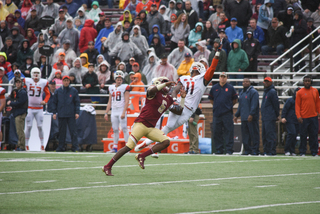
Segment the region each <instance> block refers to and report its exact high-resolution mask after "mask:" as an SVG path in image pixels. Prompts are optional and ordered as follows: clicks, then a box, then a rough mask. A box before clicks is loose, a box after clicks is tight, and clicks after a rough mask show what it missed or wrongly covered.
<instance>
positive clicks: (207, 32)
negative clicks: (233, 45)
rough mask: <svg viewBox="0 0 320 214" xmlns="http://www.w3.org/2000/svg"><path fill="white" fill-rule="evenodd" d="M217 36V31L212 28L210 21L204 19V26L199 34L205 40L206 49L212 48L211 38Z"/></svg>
mask: <svg viewBox="0 0 320 214" xmlns="http://www.w3.org/2000/svg"><path fill="white" fill-rule="evenodd" d="M215 38H218V34H217V32H216V31H215V30H214V29H213V27H212V23H211V22H210V21H206V25H205V28H204V29H203V31H202V34H201V40H205V41H206V46H207V49H208V50H212V46H213V40H214V39H215Z"/></svg>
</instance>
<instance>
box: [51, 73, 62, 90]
mask: <svg viewBox="0 0 320 214" xmlns="http://www.w3.org/2000/svg"><path fill="white" fill-rule="evenodd" d="M51 81H54V82H55V83H57V84H58V86H56V89H58V88H60V87H61V85H62V77H61V71H60V70H56V72H55V73H54V78H53V80H51Z"/></svg>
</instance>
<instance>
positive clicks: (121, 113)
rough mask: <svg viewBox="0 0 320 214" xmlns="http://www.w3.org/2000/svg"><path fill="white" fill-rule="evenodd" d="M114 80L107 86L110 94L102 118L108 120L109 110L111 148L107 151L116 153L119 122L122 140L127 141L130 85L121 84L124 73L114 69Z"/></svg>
mask: <svg viewBox="0 0 320 214" xmlns="http://www.w3.org/2000/svg"><path fill="white" fill-rule="evenodd" d="M114 79H115V81H116V84H115V85H111V86H110V87H109V92H110V93H109V94H110V95H111V97H110V99H109V102H108V106H107V109H106V113H105V115H104V118H105V120H106V121H108V112H109V111H110V109H111V107H112V111H111V124H112V129H113V148H112V150H111V151H110V152H109V153H116V152H117V151H118V141H119V123H120V125H121V129H122V131H123V135H124V140H125V142H128V138H129V131H128V128H127V108H128V106H129V95H130V86H128V84H122V83H123V79H124V73H123V72H122V71H120V70H119V71H116V72H115V74H114Z"/></svg>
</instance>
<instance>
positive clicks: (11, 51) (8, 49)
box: [1, 37, 17, 64]
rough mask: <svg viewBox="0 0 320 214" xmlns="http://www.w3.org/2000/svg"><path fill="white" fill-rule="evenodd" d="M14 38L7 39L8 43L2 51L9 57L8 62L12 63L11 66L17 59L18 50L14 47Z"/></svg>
mask: <svg viewBox="0 0 320 214" xmlns="http://www.w3.org/2000/svg"><path fill="white" fill-rule="evenodd" d="M12 44H13V43H12V38H11V37H7V38H6V43H5V45H4V46H3V48H2V49H1V52H5V53H6V55H7V62H10V63H11V64H12V63H14V62H15V61H16V59H17V50H16V48H14V47H13V45H12Z"/></svg>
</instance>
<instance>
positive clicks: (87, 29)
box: [79, 19, 98, 53]
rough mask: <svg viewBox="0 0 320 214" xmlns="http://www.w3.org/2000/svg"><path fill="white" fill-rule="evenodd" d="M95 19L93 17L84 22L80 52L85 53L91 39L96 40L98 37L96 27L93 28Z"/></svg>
mask: <svg viewBox="0 0 320 214" xmlns="http://www.w3.org/2000/svg"><path fill="white" fill-rule="evenodd" d="M93 24H94V21H93V20H91V19H87V20H86V21H85V22H84V25H83V28H82V30H81V32H80V41H79V49H80V53H83V52H84V51H85V50H87V49H88V43H89V42H90V41H94V39H95V38H96V37H97V35H98V33H97V31H96V29H94V28H93Z"/></svg>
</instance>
